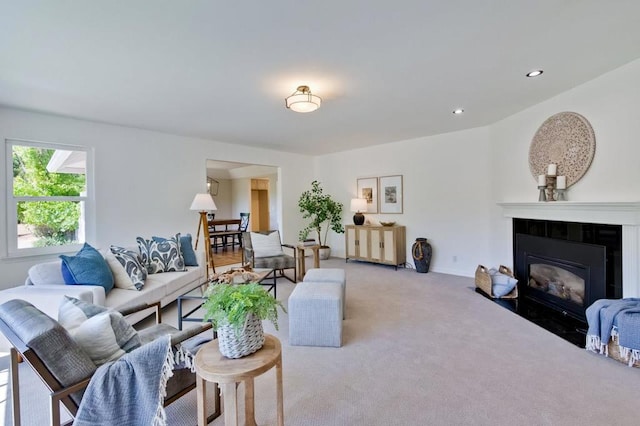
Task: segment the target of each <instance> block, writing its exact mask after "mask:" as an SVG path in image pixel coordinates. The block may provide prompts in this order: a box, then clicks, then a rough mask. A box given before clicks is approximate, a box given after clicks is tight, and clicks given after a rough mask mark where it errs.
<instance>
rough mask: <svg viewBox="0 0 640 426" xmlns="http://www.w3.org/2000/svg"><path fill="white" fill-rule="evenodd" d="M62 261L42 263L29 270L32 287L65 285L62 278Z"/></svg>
mask: <svg viewBox="0 0 640 426" xmlns="http://www.w3.org/2000/svg"><path fill="white" fill-rule="evenodd" d="M61 265H62V260H55V261H53V262H43V263H38V264H36V265H33V266H32V267H31V268H29V272H28V273H27V274H28V275H29V281H30V283H31V284H32V285H48V284H57V285H65V282H64V278H63V277H62V266H61Z"/></svg>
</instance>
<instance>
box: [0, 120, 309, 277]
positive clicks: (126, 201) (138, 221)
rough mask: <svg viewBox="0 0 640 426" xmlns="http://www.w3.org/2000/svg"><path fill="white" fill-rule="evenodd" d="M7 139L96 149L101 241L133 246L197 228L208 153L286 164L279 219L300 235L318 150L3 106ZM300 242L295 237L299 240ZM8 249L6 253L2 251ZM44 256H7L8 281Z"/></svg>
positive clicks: (288, 234) (1, 213)
mask: <svg viewBox="0 0 640 426" xmlns="http://www.w3.org/2000/svg"><path fill="white" fill-rule="evenodd" d="M0 138H1V140H3V141H4V140H6V139H11V138H13V139H27V140H38V141H43V142H55V143H63V144H72V145H81V146H88V147H92V148H94V150H95V159H96V161H95V177H96V179H95V180H96V185H95V186H96V189H95V195H96V211H97V214H96V221H97V224H96V232H95V241H89V243H91V244H93V245H96V246H98V247H107V246H108V245H109V244H122V245H131V244H133V242H134V241H135V237H136V236H138V235H141V236H151V235H158V234H170V233H173V232H191V233H195V232H196V231H197V223H198V215H197V213H195V212H192V211H190V210H189V205H190V204H191V201H192V200H193V196H194V195H195V194H196V193H197V192H204V191H206V160H205V159H206V158H216V159H219V160H223V161H237V162H247V163H254V164H264V165H271V166H275V167H278V166H279V167H280V178H281V181H280V184H281V185H282V186H281V191H280V194H282V196H281V197H280V205H279V206H278V211H277V217H278V222H279V223H281V224H283V227H282V231H283V238H285V239H289V238H290V239H291V240H293V239H294V238H296V237H297V231H298V229H300V228H301V227H302V226H303V225H302V219H301V217H300V214H299V213H298V212H297V207H296V205H297V200H298V196H299V194H300V193H301V192H302V191H303V190H304V188H305V187H306V182H308V181H311V180H312V179H313V176H312V173H313V171H312V170H309V168H308V167H306V165H308V164H309V162H311V161H312V159H311V158H310V157H307V156H303V155H297V154H289V153H283V152H278V151H271V150H265V149H257V148H248V147H246V146H239V145H232V144H226V143H221V142H215V141H209V140H203V139H195V138H187V137H181V136H175V135H168V134H163V133H158V132H152V131H145V130H140V129H134V128H127V127H121V126H112V125H107V124H101V123H95V122H89V121H83V120H74V119H68V118H62V117H57V116H52V115H45V114H37V113H29V112H24V111H18V110H14V109H9V108H0ZM5 155H6V154H5V149H4V146H3V148H2V149H1V150H0V176H2V182H3V184H2V185H0V200H4V199H5V194H6V185H5V184H4V180H5V176H6V174H7V171H6V163H7V161H6V159H5ZM4 205H5V203H4V201H2V206H3V207H2V208H0V253H6V250H7V246H6V245H7V235H6V233H7V230H6V225H5V224H6V209H5V207H4ZM293 241H295V240H293ZM0 256H1V255H0ZM42 260H43V258H35V257H29V258H20V259H6V258H1V259H0V288H7V287H11V286H15V285H20V284H22V283H23V282H24V279H25V276H26V272H27V269H28V268H29V266H31V265H33V264H35V263H37V262H39V261H42Z"/></svg>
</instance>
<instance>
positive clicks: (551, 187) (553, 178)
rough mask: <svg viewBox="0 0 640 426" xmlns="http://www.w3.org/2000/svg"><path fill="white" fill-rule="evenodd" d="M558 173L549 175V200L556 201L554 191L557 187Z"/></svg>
mask: <svg viewBox="0 0 640 426" xmlns="http://www.w3.org/2000/svg"><path fill="white" fill-rule="evenodd" d="M556 179H557V176H556V175H547V186H546V188H547V201H555V198H554V192H555V189H556Z"/></svg>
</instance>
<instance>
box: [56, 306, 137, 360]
mask: <svg viewBox="0 0 640 426" xmlns="http://www.w3.org/2000/svg"><path fill="white" fill-rule="evenodd" d="M58 322H59V323H60V325H62V326H63V327H64V328H65V329H67V331H68V332H69V333H70V334H71V337H72V338H73V339H74V340H75V341H76V342H77V343H78V345H80V347H81V348H82V349H83V350H84V351H85V352H86V353H87V354H88V355H89V357H90V358H91V360H92V361H93V362H94V363H95V364H96V365H98V366H100V365H102V364H104V363H106V362H109V361H113V360H116V359H118V358H120V357H121V356H122V355H124V354H125V353H127V352H131V351H132V350H134V349H135V348H137V347H139V346H140V344H141V342H140V338H139V337H138V333H137V332H136V330H135V329H134V328H133V327H132V326H131V325H130V324H129V323H128V322H127V320H126V319H125V318H124V317H123V316H122V314H121V313H120V312H117V311H111V310H108V309H106V308H104V307H102V306H97V305H93V304H91V303H87V302H84V301H82V300H78V299H75V298H72V297H67V296H65V297H64V298H63V300H62V301H61V303H60V307H59V309H58Z"/></svg>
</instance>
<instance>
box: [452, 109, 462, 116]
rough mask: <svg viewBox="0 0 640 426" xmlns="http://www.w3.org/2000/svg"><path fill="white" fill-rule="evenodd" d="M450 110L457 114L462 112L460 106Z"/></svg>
mask: <svg viewBox="0 0 640 426" xmlns="http://www.w3.org/2000/svg"><path fill="white" fill-rule="evenodd" d="M452 112H453V113H454V114H456V115H459V114H462V113H464V110H463V109H462V108H457V109H454V110H453V111H452Z"/></svg>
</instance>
